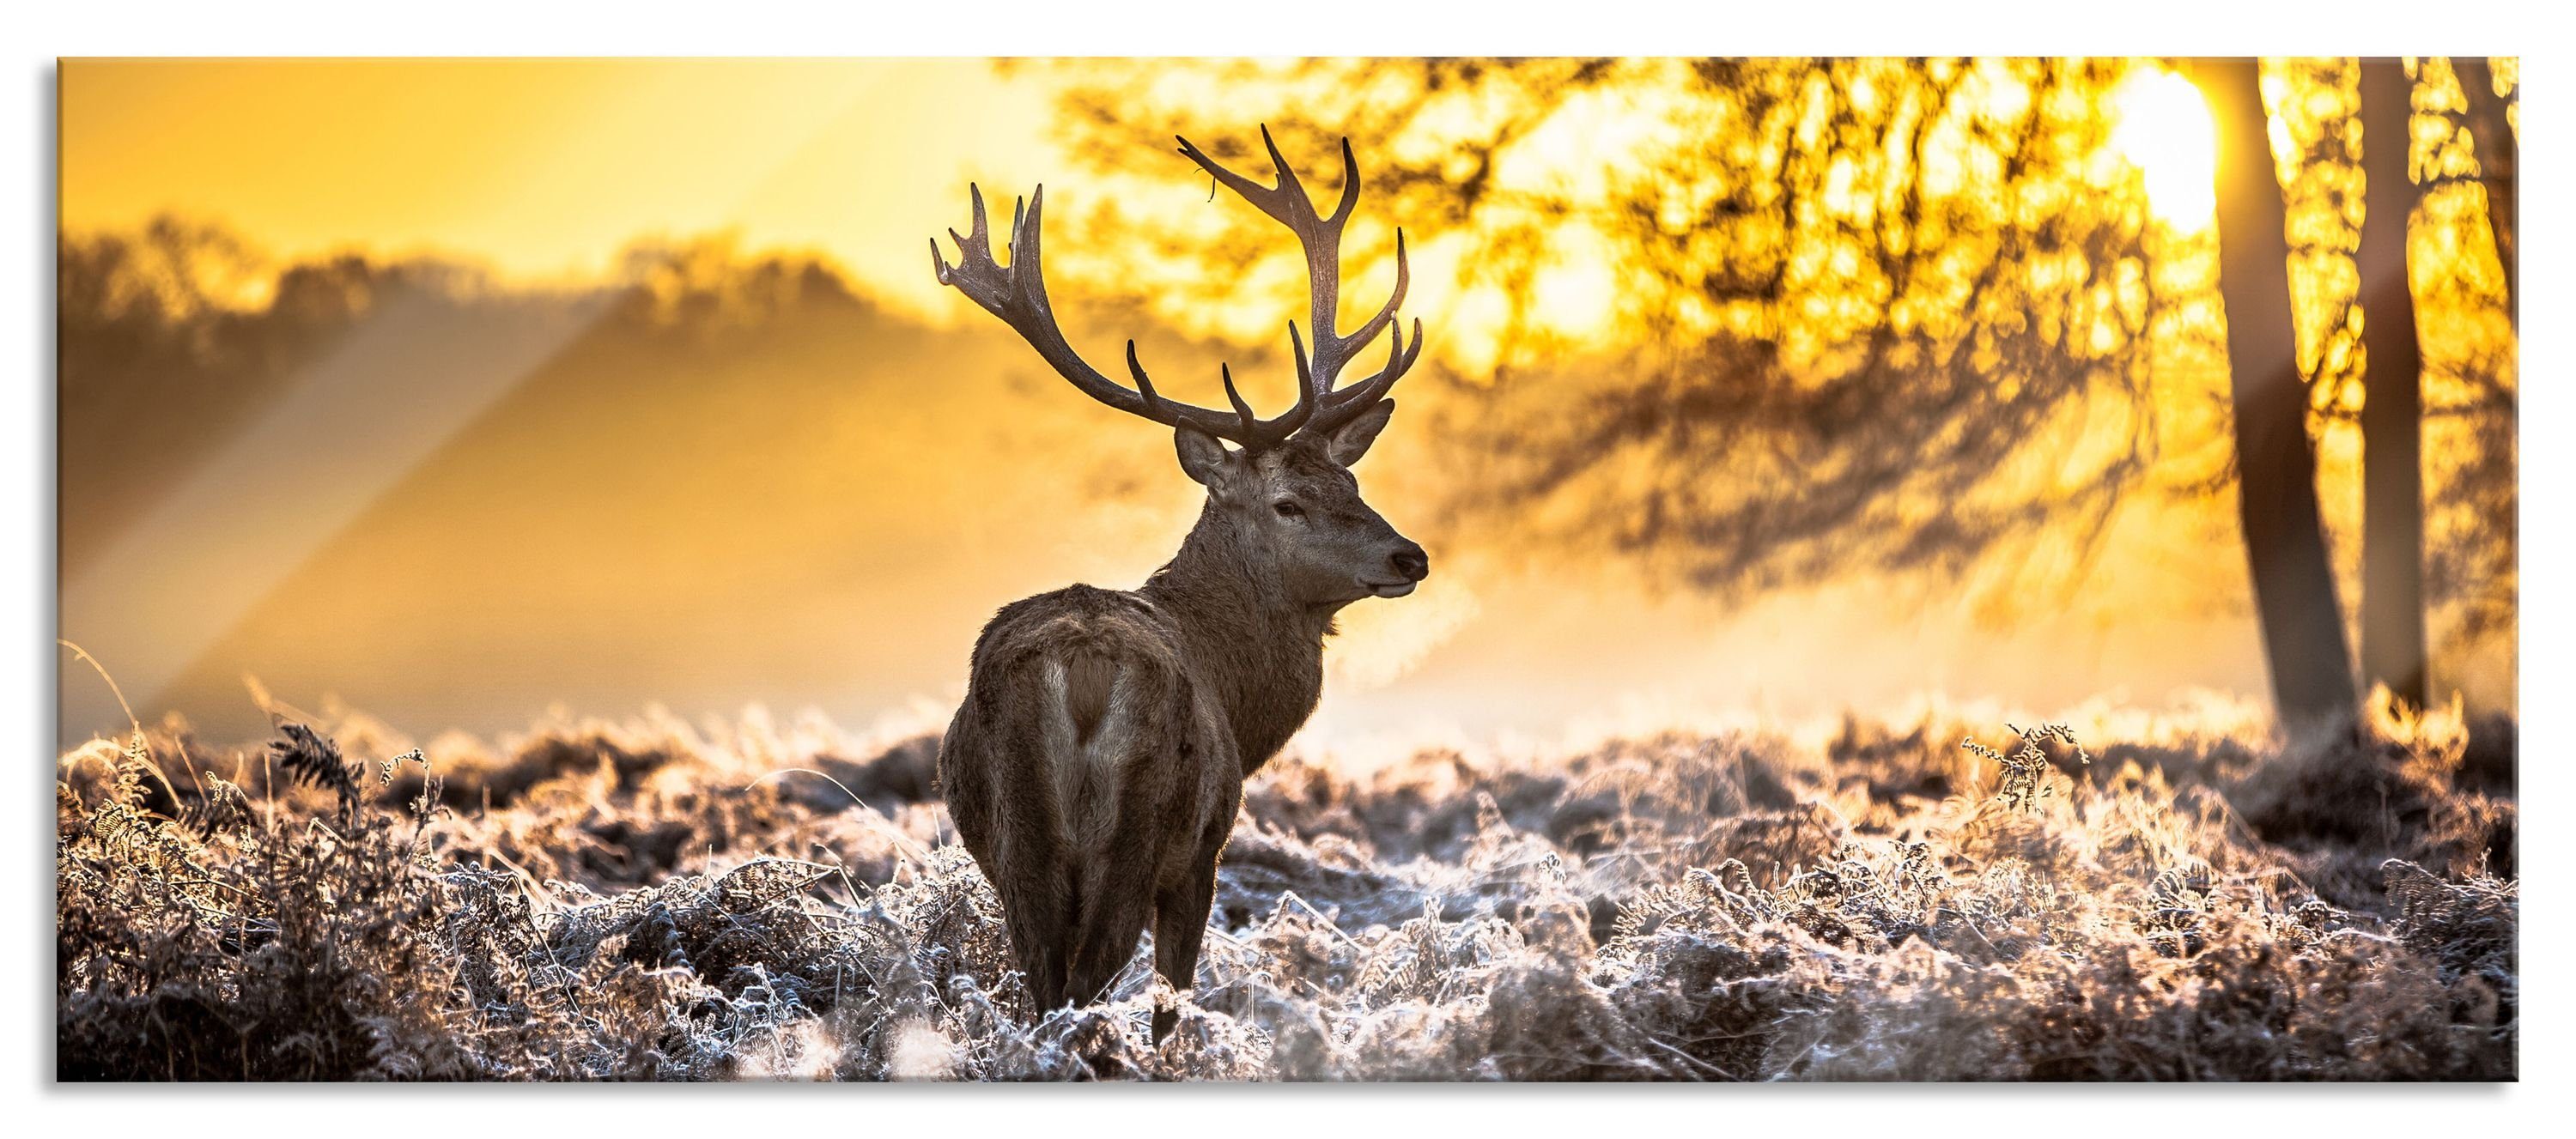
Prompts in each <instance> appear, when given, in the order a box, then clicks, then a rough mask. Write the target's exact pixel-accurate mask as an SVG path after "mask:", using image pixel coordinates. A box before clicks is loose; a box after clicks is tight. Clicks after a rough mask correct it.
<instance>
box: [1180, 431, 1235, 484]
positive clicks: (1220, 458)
mask: <svg viewBox="0 0 2576 1139" xmlns="http://www.w3.org/2000/svg"><path fill="white" fill-rule="evenodd" d="M1172 444H1173V446H1174V447H1176V448H1178V449H1179V450H1180V453H1181V470H1182V471H1183V472H1185V473H1187V474H1188V475H1189V476H1190V478H1191V479H1192V480H1194V481H1196V482H1198V483H1199V484H1200V485H1202V486H1209V487H1213V486H1216V485H1218V484H1219V483H1222V482H1223V481H1225V476H1226V469H1227V467H1228V466H1229V465H1230V464H1231V463H1232V462H1233V460H1234V454H1233V452H1230V451H1228V450H1226V449H1225V444H1223V443H1221V442H1218V441H1217V437H1216V436H1214V435H1210V434H1208V433H1207V432H1205V431H1201V430H1199V429H1198V428H1196V427H1191V426H1188V425H1186V424H1184V425H1182V426H1181V427H1180V428H1178V429H1177V430H1175V431H1173V432H1172Z"/></svg>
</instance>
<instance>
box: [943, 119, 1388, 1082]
mask: <svg viewBox="0 0 2576 1139" xmlns="http://www.w3.org/2000/svg"><path fill="white" fill-rule="evenodd" d="M1261 139H1262V143H1263V144H1264V145H1265V146H1268V147H1269V150H1270V162H1271V165H1272V166H1273V167H1275V168H1276V169H1277V170H1278V172H1279V184H1278V185H1277V186H1276V187H1264V186H1261V185H1258V184H1256V183H1254V182H1253V181H1252V180H1250V179H1248V178H1245V177H1243V176H1241V175H1239V174H1236V173H1234V172H1233V171H1231V170H1228V169H1226V168H1225V167H1224V166H1222V165H1220V164H1218V163H1217V162H1216V161H1214V160H1212V159H1210V158H1209V157H1208V156H1207V155H1206V154H1203V153H1201V152H1200V151H1199V149H1198V148H1197V147H1195V146H1192V145H1190V142H1189V140H1188V139H1182V140H1181V153H1182V154H1184V155H1187V156H1188V157H1189V158H1190V160H1191V161H1193V162H1196V163H1198V164H1199V165H1200V166H1201V167H1203V168H1204V169H1206V171H1207V172H1208V173H1209V174H1210V175H1212V176H1213V177H1215V179H1216V180H1217V181H1219V182H1221V183H1223V184H1225V185H1226V186H1227V187H1228V188H1230V189H1232V190H1233V191H1234V192H1235V193H1236V194H1239V195H1241V196H1242V197H1243V198H1244V199H1245V200H1247V201H1249V202H1251V203H1252V204H1253V205H1254V206H1257V207H1259V208H1260V210H1261V212H1263V213H1265V214H1268V215H1270V216H1271V217H1272V218H1274V219H1276V220H1277V221H1278V222H1279V223H1280V224H1282V225H1285V226H1287V227H1288V228H1289V229H1290V230H1292V231H1294V232H1295V233H1296V235H1297V240H1298V241H1299V243H1300V244H1302V245H1303V246H1304V248H1305V254H1306V271H1307V274H1308V277H1309V291H1310V300H1311V307H1310V309H1309V317H1308V319H1309V322H1310V323H1309V326H1308V327H1310V328H1311V329H1312V330H1313V331H1314V338H1315V343H1314V351H1313V353H1312V355H1311V356H1310V355H1309V354H1308V352H1307V350H1306V345H1305V343H1304V341H1302V340H1300V339H1299V338H1298V335H1297V325H1296V322H1294V321H1290V322H1289V325H1288V338H1289V343H1290V346H1291V350H1292V352H1293V354H1294V355H1295V357H1296V362H1297V379H1298V388H1297V403H1296V406H1294V407H1292V408H1290V409H1289V410H1288V411H1287V413H1286V414H1283V415H1281V416H1279V417H1278V418H1275V419H1261V418H1258V417H1256V416H1255V415H1254V414H1253V411H1252V408H1251V406H1250V405H1248V404H1246V403H1245V402H1244V399H1243V396H1242V394H1241V393H1239V392H1237V391H1236V390H1235V387H1234V375H1233V372H1232V371H1231V369H1228V368H1222V367H1221V368H1220V369H1219V375H1220V376H1221V377H1222V378H1223V379H1224V381H1225V394H1226V398H1227V400H1229V401H1230V402H1232V403H1233V405H1234V408H1233V410H1232V411H1231V412H1225V411H1215V410H1211V409H1208V408H1203V407H1193V406H1190V405H1188V404H1183V403H1175V402H1173V401H1172V400H1170V399H1168V398H1165V397H1164V396H1162V395H1159V394H1157V393H1156V392H1155V391H1154V385H1153V382H1152V381H1150V380H1148V379H1146V378H1145V369H1144V368H1142V367H1141V366H1139V365H1138V364H1137V363H1136V342H1135V341H1134V340H1129V341H1128V342H1127V370H1128V373H1129V374H1130V375H1132V376H1134V377H1135V379H1136V386H1135V387H1134V388H1133V389H1130V388H1128V387H1126V386H1124V385H1122V384H1118V383H1115V382H1112V381H1111V380H1109V379H1108V378H1106V377H1104V376H1102V375H1101V374H1100V372H1099V371H1097V370H1095V369H1094V368H1092V367H1091V365H1089V364H1087V363H1084V362H1083V360H1082V358H1081V357H1080V356H1078V355H1076V354H1075V353H1074V351H1073V349H1072V347H1071V346H1069V345H1067V344H1066V343H1065V338H1064V333H1063V332H1062V331H1060V330H1058V329H1057V327H1056V320H1055V314H1054V313H1053V312H1052V311H1051V310H1050V309H1049V308H1048V306H1047V294H1046V281H1045V279H1044V278H1043V277H1042V276H1041V275H1040V274H1041V272H1042V270H1041V269H1040V267H1039V261H1038V232H1039V229H1038V218H1039V214H1040V212H1041V211H1042V210H1043V209H1044V208H1045V202H1046V188H1045V187H1043V186H1041V187H1039V188H1038V191H1037V192H1036V193H1035V194H1032V195H1030V197H1029V200H1028V209H1027V212H1026V213H1025V214H1023V213H1022V212H1021V211H1020V210H1019V208H1018V207H1017V206H1016V205H1015V206H1014V207H1013V209H1012V214H1011V233H1010V241H1009V244H1008V245H1007V246H1006V247H1005V248H1006V249H1007V251H1008V253H1009V256H1010V258H1011V264H1010V265H1009V266H1008V267H1005V266H1003V265H1001V264H999V263H997V262H996V261H995V260H994V259H993V253H992V247H991V245H990V244H989V241H988V238H987V236H986V233H985V228H984V199H983V195H982V193H981V192H980V191H977V190H974V189H973V188H971V187H970V188H969V190H968V193H969V194H970V195H971V196H972V198H973V202H974V223H973V229H972V231H971V232H969V233H967V234H965V235H964V236H959V235H958V233H957V231H955V230H953V229H952V230H950V231H948V235H949V237H950V238H952V239H954V240H955V241H956V242H957V249H958V263H957V264H956V265H954V266H952V265H949V264H948V263H947V259H946V258H945V257H944V256H942V255H941V253H940V249H939V243H938V241H937V240H936V239H933V240H932V242H931V245H930V251H931V260H932V262H933V263H934V264H935V265H937V267H938V271H939V281H940V283H941V284H944V285H953V286H955V287H956V288H957V290H958V291H959V292H962V293H964V294H966V295H967V296H968V297H970V298H973V299H974V301H975V303H976V304H978V305H981V306H983V307H984V310H985V311H987V312H990V313H992V314H993V315H994V316H997V317H1000V318H1001V319H1002V322H1003V323H1005V324H1008V325H1010V326H1011V328H1012V329H1013V330H1014V331H1017V332H1018V333H1019V334H1020V336H1021V337H1022V338H1024V339H1026V340H1027V341H1028V342H1029V345H1030V347H1033V348H1035V349H1037V353H1038V355H1039V356H1041V357H1043V358H1044V359H1045V360H1046V362H1047V363H1048V364H1050V365H1053V366H1054V368H1055V370H1056V372H1057V373H1059V374H1061V375H1062V376H1063V377H1064V378H1065V379H1066V380H1068V381H1071V382H1072V384H1073V386H1074V387H1075V388H1077V389H1080V390H1081V391H1082V393H1083V394H1085V395H1088V396H1090V397H1091V398H1093V399H1096V400H1099V401H1100V402H1102V403H1105V404H1108V405H1109V406H1111V407H1114V408H1117V409H1119V410H1120V411H1124V412H1127V413H1129V414H1131V415H1137V416H1142V417H1144V418H1146V419H1149V420H1152V421H1154V422H1156V423H1159V424H1162V425H1164V426H1166V427H1170V428H1171V429H1172V430H1173V433H1174V435H1175V437H1176V439H1177V446H1178V447H1179V450H1180V460H1181V470H1182V471H1184V472H1186V473H1187V474H1188V475H1189V476H1190V477H1191V478H1192V479H1195V480H1197V481H1198V482H1199V483H1201V484H1202V485H1204V486H1206V487H1207V504H1206V506H1205V508H1203V509H1202V510H1201V511H1200V512H1199V519H1198V524H1197V525H1196V526H1194V527H1192V528H1191V530H1190V533H1189V536H1188V537H1187V538H1184V539H1182V541H1181V549H1180V552H1179V553H1178V554H1176V555H1174V556H1173V557H1172V560H1171V562H1170V563H1169V564H1166V565H1165V566H1164V567H1163V568H1161V569H1159V570H1156V571H1155V572H1154V574H1153V576H1152V577H1150V578H1148V579H1146V581H1145V584H1144V585H1143V586H1141V587H1139V588H1137V589H1135V590H1132V591H1121V590H1108V589H1098V588H1094V587H1092V586H1088V585H1074V586H1068V587H1066V588H1064V589H1060V590H1057V591H1055V592H1053V593H1042V594H1039V595H1037V596H1035V597H1031V598H1028V599H1027V600H1024V601H1019V602H1016V603H1014V604H1011V605H1009V606H1006V607H1004V608H1003V609H1002V610H1001V612H1000V613H998V614H996V615H995V616H994V617H993V620H992V622H991V623H990V624H987V625H986V626H984V632H983V634H982V635H981V636H979V637H977V638H976V641H975V653H974V659H973V663H972V666H971V668H972V671H971V673H970V675H969V676H968V679H967V684H966V702H965V704H964V705H963V706H961V707H959V708H958V710H957V718H956V720H955V721H954V722H952V723H951V724H950V725H949V728H948V736H947V739H946V740H945V741H943V742H942V744H941V745H940V749H939V780H940V786H941V787H942V789H943V791H944V793H945V794H946V796H947V799H948V810H949V813H950V814H951V815H952V816H953V817H954V818H955V819H956V822H957V833H958V835H959V836H960V837H961V838H963V839H964V840H965V843H966V849H967V850H968V851H970V852H972V853H973V855H974V856H975V863H976V865H978V866H980V867H982V868H983V871H984V876H985V877H986V878H989V879H991V880H992V882H993V885H994V887H995V888H996V889H997V890H998V891H999V892H1000V894H1001V899H1002V912H1003V916H1004V920H1005V922H1006V923H1007V925H1008V928H1009V931H1010V939H1011V947H1012V951H1013V952H1014V954H1015V955H1016V956H1017V957H1018V959H1019V963H1020V967H1021V969H1022V971H1023V972H1024V973H1025V974H1026V976H1027V979H1028V986H1029V991H1030V994H1031V995H1032V996H1033V997H1034V998H1035V999H1036V1002H1037V1007H1038V1010H1039V1013H1040V1014H1041V1015H1043V1014H1044V1013H1045V1012H1047V1011H1048V1010H1052V1009H1055V1008H1059V1007H1062V1006H1064V1005H1065V1004H1067V1003H1068V1002H1070V1003H1073V1004H1076V1005H1084V1004H1090V1003H1092V1002H1093V1001H1096V1000H1098V999H1099V998H1100V996H1101V993H1102V991H1103V990H1104V989H1106V988H1107V987H1108V984H1109V982H1110V980H1111V979H1112V978H1114V977H1115V976H1116V975H1117V973H1118V971H1119V969H1120V968H1121V967H1122V966H1124V965H1125V964H1126V962H1127V958H1128V957H1129V955H1130V954H1132V953H1134V952H1135V949H1136V943H1137V939H1138V937H1139V936H1140V935H1141V934H1142V933H1143V932H1144V930H1145V925H1146V921H1147V919H1148V917H1149V916H1150V917H1151V919H1152V921H1153V926H1154V967H1155V969H1156V970H1157V971H1159V972H1160V973H1161V974H1162V975H1163V977H1164V979H1165V980H1166V981H1167V982H1169V984H1170V985H1171V987H1172V988H1173V989H1175V990H1186V989H1188V988H1190V986H1191V983H1192V981H1193V979H1194V977H1195V975H1196V973H1197V969H1198V958H1199V939H1200V937H1201V935H1202V934H1203V933H1204V932H1205V930H1206V929H1207V924H1208V910H1209V905H1210V903H1211V902H1212V901H1213V900H1214V897H1215V892H1216V862H1217V855H1218V852H1220V851H1221V850H1223V849H1224V847H1225V842H1226V836H1227V835H1228V833H1230V832H1231V831H1232V830H1233V828H1234V816H1235V811H1236V809H1237V807H1238V806H1239V805H1240V804H1241V802H1242V799H1243V781H1244V779H1245V778H1246V777H1247V776H1249V775H1251V774H1252V773H1253V772H1254V771H1257V770H1259V769H1260V767H1261V765H1263V764H1265V763H1268V762H1269V761H1270V758H1271V757H1272V756H1273V755H1276V754H1278V751H1279V748H1280V746H1281V745H1283V744H1285V743H1286V742H1287V741H1288V737H1289V735H1290V734H1291V733H1294V732H1295V731H1296V730H1297V727H1298V725H1300V724H1302V723H1304V722H1305V721H1306V717H1307V716H1308V715H1309V714H1311V713H1312V712H1313V711H1314V710H1315V700H1316V697H1317V695H1318V694H1319V693H1320V691H1321V689H1322V686H1323V676H1324V667H1323V654H1324V638H1325V637H1326V636H1328V635H1330V634H1331V633H1332V631H1333V616H1334V614H1335V613H1337V612H1338V611H1340V609H1341V608H1342V607H1343V606H1345V605H1348V604H1350V603H1352V602H1354V601H1357V600H1359V599H1361V598H1363V597H1402V596H1404V595H1406V594H1408V593H1411V592H1413V588H1414V585H1415V583H1417V582H1419V581H1421V580H1422V579H1423V578H1424V577H1426V576H1428V575H1429V574H1430V572H1431V562H1430V558H1429V557H1428V555H1426V554H1424V553H1423V550H1422V547H1421V546H1418V545H1415V544H1414V543H1413V542H1411V541H1409V540H1407V539H1406V538H1405V537H1404V536H1403V535H1401V534H1398V533H1396V532H1395V528H1394V527H1392V526H1389V525H1387V522H1386V519H1384V518H1381V517H1379V516H1378V513H1377V511H1375V510H1372V509H1370V508H1369V506H1368V504H1367V503H1365V502H1362V501H1361V500H1360V492H1359V483H1358V482H1357V481H1356V480H1354V479H1353V478H1352V477H1351V473H1350V466H1351V464H1352V463H1355V462H1358V461H1359V458H1360V455H1361V454H1362V453H1364V452H1366V451H1367V450H1368V446H1369V443H1370V442H1371V441H1372V440H1374V439H1376V438H1377V434H1378V431H1379V430H1380V429H1382V428H1384V427H1385V426H1386V421H1387V417H1388V416H1389V414H1391V413H1392V412H1393V411H1394V410H1395V404H1394V402H1393V401H1391V400H1389V399H1387V391H1388V389H1390V388H1392V387H1394V386H1395V381H1396V380H1397V379H1398V378H1400V377H1402V376H1403V375H1404V373H1405V371H1406V370H1407V369H1409V368H1411V367H1412V366H1413V363H1414V361H1415V360H1416V359H1417V358H1419V357H1420V356H1421V354H1422V324H1421V321H1419V320H1416V321H1415V322H1414V327H1413V341H1412V343H1411V344H1407V343H1406V342H1405V338H1404V333H1403V329H1402V327H1401V326H1400V324H1399V323H1398V322H1397V320H1396V308H1397V306H1399V305H1401V304H1402V303H1403V302H1404V290H1405V286H1406V284H1407V283H1408V281H1409V273H1408V270H1407V269H1406V267H1405V262H1404V235H1403V232H1402V231H1401V230H1399V231H1397V234H1396V244H1395V293H1394V295H1393V296H1391V297H1389V298H1388V300H1387V302H1386V304H1385V306H1384V307H1382V308H1380V309H1379V310H1378V311H1377V314H1376V315H1375V316H1372V317H1370V318H1369V319H1368V320H1367V321H1366V322H1365V323H1363V324H1361V325H1360V326H1359V328H1358V329H1357V330H1356V331H1354V332H1352V333H1351V334H1350V335H1347V336H1344V335H1339V334H1338V333H1337V332H1336V331H1335V328H1334V324H1335V316H1336V312H1335V309H1336V306H1337V305H1338V303H1339V295H1340V291H1341V236H1342V226H1343V223H1344V222H1346V221H1348V220H1349V218H1350V216H1351V208H1352V206H1354V205H1356V204H1357V203H1358V202H1359V196H1360V178H1359V164H1358V162H1357V160H1355V159H1353V158H1352V157H1351V147H1350V142H1349V140H1347V139H1345V140H1343V142H1342V196H1341V202H1340V204H1338V205H1336V206H1335V207H1334V208H1333V212H1332V213H1331V214H1330V215H1329V216H1318V215H1317V214H1316V212H1315V203H1314V201H1313V200H1312V199H1310V198H1308V197H1307V196H1306V191H1305V188H1304V187H1303V186H1301V185H1299V184H1298V181H1297V175H1296V174H1295V172H1293V171H1291V170H1290V169H1289V167H1288V162H1287V160H1286V159H1284V158H1282V157H1281V156H1280V154H1279V148H1278V147H1277V146H1276V145H1274V144H1272V143H1271V142H1270V132H1269V130H1268V129H1267V128H1264V129H1263V130H1262V132H1261ZM1381 331H1383V332H1385V333H1386V334H1387V340H1388V352H1387V363H1386V367H1384V368H1383V369H1381V370H1379V371H1378V373H1377V374H1375V375H1373V376H1370V377H1369V378H1368V379H1366V380H1364V381H1361V382H1360V383H1358V384H1356V385H1353V386H1351V387H1348V388H1339V387H1337V386H1336V381H1337V380H1338V379H1339V377H1340V376H1341V372H1342V366H1343V364H1344V363H1346V362H1347V361H1348V360H1349V358H1350V356H1351V354H1352V353H1353V352H1354V351H1356V350H1357V349H1359V348H1361V347H1363V346H1365V345H1367V344H1368V343H1369V342H1370V341H1371V340H1373V339H1374V338H1376V336H1377V334H1378V333H1379V332H1381ZM1227 442H1231V443H1233V444H1235V446H1233V447H1228V446H1227V445H1226V443H1227ZM1172 1023H1173V1013H1172V1012H1171V1010H1169V1009H1167V1008H1166V1009H1157V1010H1156V1012H1155V1014H1154V1020H1153V1027H1154V1037H1155V1039H1156V1040H1160V1039H1162V1038H1163V1036H1164V1035H1165V1034H1166V1033H1168V1032H1169V1031H1170V1028H1171V1025H1172Z"/></svg>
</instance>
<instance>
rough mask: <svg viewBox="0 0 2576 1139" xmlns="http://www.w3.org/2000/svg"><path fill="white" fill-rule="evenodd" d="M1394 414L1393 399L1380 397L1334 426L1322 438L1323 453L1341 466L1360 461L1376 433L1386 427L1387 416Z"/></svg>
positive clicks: (1366, 452) (1374, 439)
mask: <svg viewBox="0 0 2576 1139" xmlns="http://www.w3.org/2000/svg"><path fill="white" fill-rule="evenodd" d="M1394 414H1395V401H1394V400H1391V399H1382V400H1379V401H1377V402H1376V403H1373V404H1370V405H1369V409H1368V410H1367V411H1363V412H1361V413H1360V414H1359V418H1357V419H1353V420H1351V421H1350V422H1348V423H1345V424H1343V425H1341V426H1340V427H1338V428H1335V429H1334V431H1333V434H1332V436H1331V437H1330V438H1328V439H1326V440H1324V454H1325V455H1327V456H1329V457H1331V459H1332V460H1333V461H1334V462H1335V463H1338V464H1341V465H1342V466H1345V467H1347V466H1350V465H1351V464H1353V463H1356V462H1359V461H1360V456H1362V455H1365V454H1368V449H1369V444H1371V443H1374V442H1377V433H1378V432H1380V431H1383V430H1385V429H1386V421H1387V417H1388V416H1391V415H1394Z"/></svg>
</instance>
